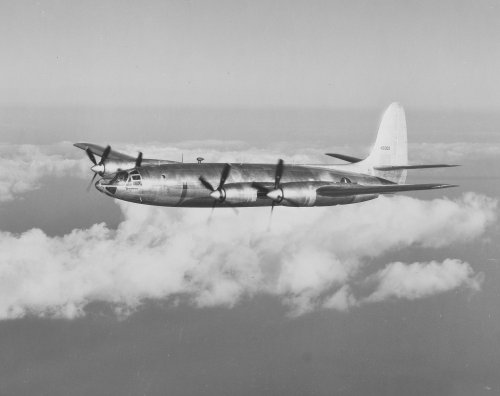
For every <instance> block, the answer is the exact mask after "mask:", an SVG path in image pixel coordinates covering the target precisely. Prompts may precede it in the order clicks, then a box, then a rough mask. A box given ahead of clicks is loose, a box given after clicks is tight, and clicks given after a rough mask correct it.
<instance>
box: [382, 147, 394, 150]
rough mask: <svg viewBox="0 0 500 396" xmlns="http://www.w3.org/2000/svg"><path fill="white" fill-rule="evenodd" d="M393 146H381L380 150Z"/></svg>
mask: <svg viewBox="0 0 500 396" xmlns="http://www.w3.org/2000/svg"><path fill="white" fill-rule="evenodd" d="M390 149H391V146H380V150H390Z"/></svg>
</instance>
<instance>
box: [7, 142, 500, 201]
mask: <svg viewBox="0 0 500 396" xmlns="http://www.w3.org/2000/svg"><path fill="white" fill-rule="evenodd" d="M103 145H105V143H103ZM113 148H114V149H116V150H118V151H122V152H124V153H127V154H130V155H133V156H135V155H136V154H137V152H138V150H142V151H143V152H144V156H145V157H146V158H164V159H171V160H174V161H175V160H177V161H180V160H181V158H182V157H184V160H185V161H186V162H195V159H196V157H199V156H200V155H201V156H203V157H204V158H205V160H206V161H207V162H266V163H275V162H277V159H278V158H282V159H284V160H285V162H286V163H296V164H303V163H317V164H321V163H323V164H328V163H334V162H335V161H337V160H332V159H331V158H329V157H326V156H325V155H324V153H325V152H327V151H332V152H341V153H347V154H350V153H359V148H352V147H348V146H337V147H334V146H329V147H328V149H325V147H322V146H317V147H314V146H312V147H302V146H297V145H294V144H293V143H290V142H287V143H285V142H277V143H273V144H268V145H266V147H265V148H259V147H253V146H250V145H248V144H247V143H245V142H242V141H236V140H235V141H217V140H203V141H186V142H176V143H172V144H170V145H169V144H167V143H161V144H157V143H144V144H141V145H140V146H139V145H137V144H130V143H117V144H113ZM364 151H365V152H366V153H368V151H369V148H368V147H366V148H365V150H364ZM410 153H411V158H410V159H411V160H412V161H413V162H416V163H441V162H450V163H463V161H466V160H469V159H471V158H497V157H498V155H500V145H498V144H485V143H460V142H458V143H433V144H424V143H421V144H413V145H410ZM337 162H341V161H337ZM90 166H91V163H90V161H89V160H88V158H87V157H86V155H85V153H84V152H83V151H81V150H79V149H77V148H75V147H73V145H72V143H70V142H60V143H54V144H48V145H30V144H21V145H18V144H0V172H1V174H2V176H1V177H0V203H1V202H6V201H11V200H13V199H15V198H16V197H20V196H22V195H23V194H25V193H28V192H30V191H33V190H36V189H38V188H40V186H41V185H42V183H43V179H44V178H45V177H51V178H63V177H73V178H75V177H76V178H79V179H84V180H89V179H90V177H91V176H92V173H91V171H90ZM84 185H85V183H84Z"/></svg>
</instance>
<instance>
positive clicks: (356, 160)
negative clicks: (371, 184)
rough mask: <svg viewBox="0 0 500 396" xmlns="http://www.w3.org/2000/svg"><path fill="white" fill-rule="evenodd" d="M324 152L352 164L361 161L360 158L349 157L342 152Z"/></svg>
mask: <svg viewBox="0 0 500 396" xmlns="http://www.w3.org/2000/svg"><path fill="white" fill-rule="evenodd" d="M325 154H326V155H329V156H330V157H334V158H338V159H341V160H342V161H347V162H350V163H352V164H355V163H356V162H361V161H363V160H362V159H361V158H356V157H351V156H349V155H344V154H335V153H325Z"/></svg>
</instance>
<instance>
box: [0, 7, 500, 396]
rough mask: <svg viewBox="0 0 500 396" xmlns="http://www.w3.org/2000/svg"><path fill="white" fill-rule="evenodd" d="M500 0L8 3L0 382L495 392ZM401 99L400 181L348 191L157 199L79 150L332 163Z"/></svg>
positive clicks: (1, 160) (138, 389)
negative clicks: (95, 181)
mask: <svg viewBox="0 0 500 396" xmlns="http://www.w3.org/2000/svg"><path fill="white" fill-rule="evenodd" d="M498 14H499V6H498V4H497V3H496V2H487V1H480V2H476V1H475V2H465V1H454V2H451V1H450V2H448V1H442V2H439V3H435V2H426V1H420V2H412V1H407V2H396V1H394V2H392V1H375V2H368V1H367V2H359V1H349V2H347V1H346V2H344V1H331V2H320V1H312V2H300V1H292V2H281V1H273V2H259V1H256V2H255V1H254V2H244V1H227V2H223V1H206V2H202V1H199V2H196V1H167V2H163V1H161V2H160V1H147V2H140V3H139V2H125V1H119V2H118V1H105V2H102V1H101V2H91V1H89V2H76V1H75V2H72V1H69V2H68V1H37V2H30V1H26V2H17V1H5V2H2V3H1V4H0V49H1V50H2V65H1V69H0V70H1V73H0V136H1V139H0V171H1V176H0V367H1V370H0V394H6V395H9V394H18V395H29V394H40V395H51V396H54V395H67V394H72V395H89V394H92V395H109V394H120V395H137V394H144V395H164V394H169V395H197V394H203V395H212V394H213V395H221V394H227V395H233V394H243V395H255V394H259V395H261V394H271V395H281V394H287V395H313V394H314V395H332V394H333V395H360V394H375V395H400V394H409V395H422V394H427V395H464V396H465V395H467V396H468V395H491V394H496V393H498V390H499V389H500V381H499V379H498V367H500V347H499V346H500V308H499V307H500V305H499V304H498V299H499V292H498V290H500V270H499V261H498V260H499V258H500V248H499V246H498V244H497V241H498V239H499V237H500V229H499V222H498V217H499V213H498V196H499V194H500V187H499V184H498V179H499V176H500V174H499V172H500V170H499V169H500V167H499V158H500V134H499V132H498V131H499V129H500V116H499V112H498V111H499V106H500V96H499V95H500V94H499V92H500V90H499V89H497V88H498V87H499V77H498V70H500V68H499V66H500V65H499V63H500V59H499V54H500V51H499V48H498V45H499V44H498V40H497V37H498V33H499V32H498V29H500V28H499V27H498V23H497V20H498V17H499V15H498ZM395 100H397V101H399V102H401V103H402V104H403V105H404V106H405V109H406V117H407V121H408V134H409V144H410V145H409V150H410V154H409V158H410V161H411V162H412V163H453V164H461V165H462V166H460V167H457V168H450V169H438V170H432V171H430V170H422V171H419V172H414V173H412V174H411V175H410V177H409V179H408V182H433V183H451V184H458V185H460V187H458V188H455V189H449V190H443V191H429V192H416V193H409V194H400V195H397V196H392V197H381V198H379V199H377V200H374V201H369V202H366V203H363V204H358V205H348V206H342V207H328V208H302V209H300V208H298V209H297V208H279V207H278V208H276V209H275V211H274V215H273V220H272V226H271V228H270V229H268V219H269V210H268V208H253V209H240V210H239V212H238V214H235V213H234V212H233V211H229V210H228V211H225V210H217V211H216V212H215V214H214V216H213V218H212V219H211V221H210V222H209V221H208V217H209V210H208V211H207V210H204V209H179V208H155V207H147V206H141V205H134V204H127V203H123V202H118V201H114V200H112V199H111V198H109V197H106V196H104V195H102V194H100V193H99V192H97V191H96V190H94V189H92V190H91V191H90V192H89V193H86V191H85V189H86V186H87V183H88V181H89V180H90V178H91V176H92V174H91V172H90V170H89V168H90V166H91V164H90V162H89V160H88V158H87V157H86V156H85V154H84V153H83V152H82V151H80V150H78V149H76V148H75V147H73V146H72V143H74V142H76V141H91V142H95V143H100V144H108V143H109V144H111V145H112V146H113V149H116V150H119V151H123V152H125V153H128V154H130V155H135V154H136V153H137V151H139V150H141V151H143V152H144V156H145V157H146V158H148V157H149V158H166V159H174V160H179V159H180V158H181V157H184V159H185V160H186V161H194V160H195V158H196V157H197V156H200V155H201V156H203V157H204V158H206V160H207V161H214V162H217V161H220V162H232V161H234V162H269V163H275V162H276V161H277V158H283V159H284V160H285V163H331V162H332V159H331V158H328V157H326V156H325V155H324V153H325V152H340V153H344V154H347V155H354V156H361V157H362V156H365V155H367V153H368V151H369V148H370V146H371V144H372V143H373V141H374V138H375V133H376V130H377V126H378V123H379V120H380V115H381V114H382V112H383V110H384V109H385V107H386V106H387V105H389V103H391V102H393V101H395Z"/></svg>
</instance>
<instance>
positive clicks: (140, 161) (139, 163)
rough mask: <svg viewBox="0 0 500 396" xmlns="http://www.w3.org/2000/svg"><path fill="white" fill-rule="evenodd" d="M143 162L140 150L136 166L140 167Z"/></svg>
mask: <svg viewBox="0 0 500 396" xmlns="http://www.w3.org/2000/svg"><path fill="white" fill-rule="evenodd" d="M141 164H142V152H141V151H139V155H138V156H137V158H136V160H135V167H136V168H140V167H141Z"/></svg>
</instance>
